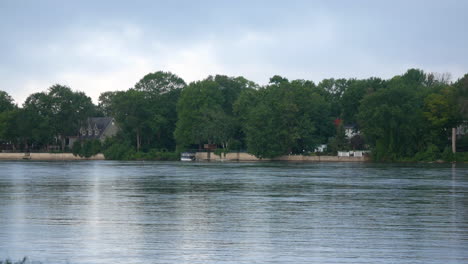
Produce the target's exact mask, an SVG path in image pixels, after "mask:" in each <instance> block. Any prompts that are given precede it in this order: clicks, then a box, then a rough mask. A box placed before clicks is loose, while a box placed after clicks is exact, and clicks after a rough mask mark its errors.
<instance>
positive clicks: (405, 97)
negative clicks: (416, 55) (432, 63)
mask: <svg viewBox="0 0 468 264" xmlns="http://www.w3.org/2000/svg"><path fill="white" fill-rule="evenodd" d="M409 76H410V77H411V78H407V77H406V76H405V75H404V77H403V78H400V77H395V78H393V79H392V80H391V81H390V82H389V84H388V87H387V88H385V89H380V90H378V91H376V92H375V93H372V94H370V95H368V96H366V97H365V98H364V99H363V100H362V102H361V106H360V107H359V114H358V120H359V124H360V128H361V130H362V132H363V133H364V135H365V137H366V139H367V142H369V143H370V145H371V146H372V148H373V154H374V157H375V158H376V159H377V160H395V159H399V158H402V157H409V156H412V155H414V154H415V153H416V152H418V151H419V150H421V149H425V146H426V143H427V142H425V140H424V139H425V136H424V135H425V133H426V132H427V131H428V129H427V123H426V122H425V121H424V116H423V100H422V98H424V93H423V87H422V83H421V82H420V78H419V77H417V76H419V75H417V74H415V73H414V72H413V71H410V75H409ZM415 76H416V77H415ZM415 79H416V80H417V81H415Z"/></svg>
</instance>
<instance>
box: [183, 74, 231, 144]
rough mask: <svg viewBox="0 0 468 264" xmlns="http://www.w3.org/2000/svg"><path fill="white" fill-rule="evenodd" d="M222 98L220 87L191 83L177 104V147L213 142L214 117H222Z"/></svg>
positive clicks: (199, 82)
mask: <svg viewBox="0 0 468 264" xmlns="http://www.w3.org/2000/svg"><path fill="white" fill-rule="evenodd" d="M223 103H224V100H223V95H222V92H221V89H220V85H219V84H218V83H216V82H215V81H213V80H210V79H206V80H203V81H197V82H193V83H191V84H190V85H189V86H187V88H185V89H184V90H183V91H182V93H181V96H180V99H179V101H178V103H177V115H178V120H177V125H176V129H175V132H174V135H175V138H176V142H177V145H178V146H179V147H180V148H185V147H187V146H189V145H192V144H198V145H199V146H201V144H203V143H215V136H214V134H215V132H216V126H215V125H214V124H213V122H212V121H213V120H214V117H215V116H216V115H217V114H221V113H222V112H223V109H222V107H221V105H223Z"/></svg>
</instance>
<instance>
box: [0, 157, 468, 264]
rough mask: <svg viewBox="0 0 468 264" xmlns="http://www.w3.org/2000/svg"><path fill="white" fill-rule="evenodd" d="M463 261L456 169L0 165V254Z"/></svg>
mask: <svg viewBox="0 0 468 264" xmlns="http://www.w3.org/2000/svg"><path fill="white" fill-rule="evenodd" d="M23 256H28V257H29V258H30V259H32V260H37V261H42V262H44V263H72V264H73V263H468V167H467V166H466V165H456V167H455V166H453V167H452V166H451V165H430V164H424V165H394V164H384V165H383V164H356V163H309V164H292V163H181V162H111V161H90V162H0V259H1V258H3V259H4V258H7V257H9V258H12V259H20V258H22V257H23Z"/></svg>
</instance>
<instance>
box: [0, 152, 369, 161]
mask: <svg viewBox="0 0 468 264" xmlns="http://www.w3.org/2000/svg"><path fill="white" fill-rule="evenodd" d="M195 159H196V160H197V161H233V162H236V161H240V162H243V161H245V162H248V161H292V162H367V161H370V158H369V157H338V156H304V155H285V156H280V157H277V158H274V159H259V158H257V157H255V156H254V155H251V154H248V153H241V152H239V153H237V152H234V153H226V154H221V155H216V154H214V153H208V152H197V153H196V154H195ZM0 160H42V161H55V160H62V161H65V160H70V161H71V160H105V157H104V155H103V154H101V153H99V154H96V155H94V156H92V157H90V158H82V157H79V156H74V155H73V154H72V153H29V154H25V153H0Z"/></svg>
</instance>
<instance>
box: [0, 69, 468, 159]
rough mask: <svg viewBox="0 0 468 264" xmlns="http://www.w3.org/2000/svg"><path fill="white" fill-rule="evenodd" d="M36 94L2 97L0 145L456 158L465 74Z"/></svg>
mask: <svg viewBox="0 0 468 264" xmlns="http://www.w3.org/2000/svg"><path fill="white" fill-rule="evenodd" d="M44 88H45V89H46V90H45V91H43V92H37V93H33V94H31V95H30V96H29V97H28V98H27V99H26V100H25V102H24V104H22V106H18V105H17V104H15V103H14V101H13V99H12V98H11V96H10V95H8V94H7V93H6V92H4V91H0V149H2V150H9V151H24V152H27V151H32V152H48V151H49V150H60V151H61V152H66V151H67V149H68V151H72V152H73V153H74V154H75V155H77V156H79V157H84V158H87V157H92V156H93V155H94V154H95V153H99V152H100V153H103V154H104V156H105V157H106V159H113V160H139V159H145V160H146V159H149V160H175V159H178V153H179V152H184V151H186V150H188V149H203V148H204V146H205V145H208V146H214V147H213V149H214V148H217V149H220V151H221V152H225V153H227V152H235V151H237V150H244V151H246V152H247V153H250V154H252V155H254V156H255V157H257V158H259V159H272V158H276V157H280V156H284V155H310V153H314V152H315V151H316V149H317V148H318V147H320V148H322V150H323V148H324V147H323V146H326V147H325V148H326V149H325V151H326V153H329V154H332V155H336V153H337V152H338V151H346V150H370V151H371V153H372V154H371V157H372V159H373V160H374V161H379V162H380V161H383V162H400V161H401V162H430V161H440V160H443V161H446V162H453V161H455V162H462V161H466V155H465V154H463V153H466V152H468V74H467V75H465V76H463V77H462V78H460V79H458V80H451V79H450V78H449V75H447V74H438V73H427V72H424V71H422V70H420V69H409V70H408V71H406V72H404V73H402V74H401V75H397V76H394V77H392V78H390V79H381V78H378V77H371V78H367V79H354V78H350V79H344V78H341V79H335V78H330V79H324V80H322V81H320V82H318V83H314V82H313V81H310V80H303V79H298V80H289V79H287V78H286V77H283V76H278V75H275V76H273V77H271V78H270V80H269V82H268V83H267V84H265V85H259V84H257V83H255V82H252V81H250V80H248V79H246V78H244V77H242V76H237V77H230V76H225V75H215V76H208V77H206V78H205V79H203V80H199V81H194V82H191V83H189V84H187V83H186V82H185V81H184V80H183V79H182V78H180V77H179V76H177V75H176V74H173V73H170V72H163V71H157V72H153V73H149V74H146V75H144V76H143V78H142V79H140V80H139V81H137V82H136V84H135V85H134V87H132V88H130V89H128V90H126V91H107V92H103V93H102V94H101V95H100V96H99V103H98V105H95V104H94V103H93V101H92V100H91V98H90V97H88V96H87V95H86V94H84V93H83V92H79V91H74V90H72V89H71V88H70V87H67V86H64V85H60V84H56V85H53V86H51V87H49V88H48V89H47V87H44ZM91 117H95V118H98V117H109V118H110V119H112V124H113V125H115V127H116V129H115V131H114V132H115V133H114V134H113V135H112V137H111V136H109V137H107V136H106V137H107V139H106V140H105V141H103V142H102V141H100V140H104V139H105V138H106V137H101V136H100V134H99V133H101V132H102V131H101V132H99V131H98V130H99V128H97V126H95V125H93V126H90V125H89V124H90V123H89V122H88V120H89V118H91ZM114 121H115V123H114ZM74 141H76V142H77V143H74V144H72V143H73V142H74ZM70 144H72V145H70ZM322 150H321V151H322Z"/></svg>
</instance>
